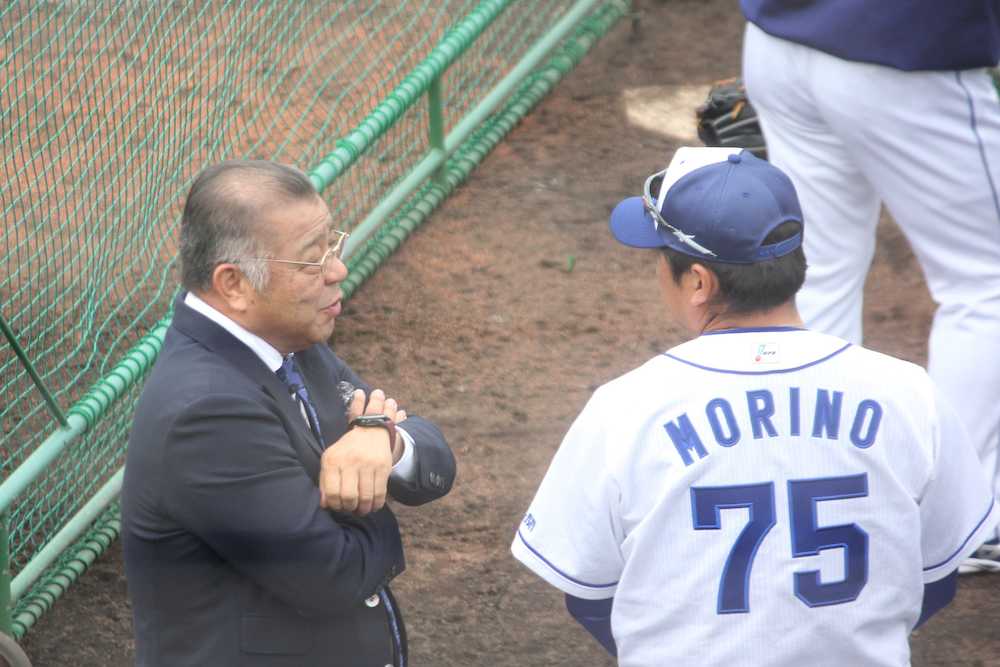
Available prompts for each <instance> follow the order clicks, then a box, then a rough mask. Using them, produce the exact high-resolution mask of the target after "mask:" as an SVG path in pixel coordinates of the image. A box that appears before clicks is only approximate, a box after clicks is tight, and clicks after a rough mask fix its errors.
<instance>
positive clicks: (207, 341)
mask: <svg viewBox="0 0 1000 667" xmlns="http://www.w3.org/2000/svg"><path fill="white" fill-rule="evenodd" d="M185 294H186V292H182V293H181V294H180V295H178V297H177V299H176V300H175V301H174V318H173V322H172V325H173V326H174V327H175V328H176V329H177V330H178V331H180V332H182V333H184V334H186V335H187V336H189V337H191V338H193V339H195V340H197V341H198V342H199V343H201V344H202V345H204V346H205V347H207V348H208V349H210V350H211V351H212V352H213V353H215V354H218V355H219V356H220V357H222V358H223V359H225V360H226V361H228V362H229V363H230V364H232V365H233V366H235V367H236V368H238V369H239V370H240V371H241V372H242V373H243V374H244V375H246V376H247V378H249V379H250V380H251V381H252V382H253V383H255V384H257V385H260V386H261V388H262V389H263V390H264V391H265V392H267V393H268V394H269V395H270V396H271V397H272V398H274V399H275V402H276V403H277V404H278V408H279V409H280V410H281V411H282V413H283V414H284V416H285V421H286V422H288V423H289V424H291V425H292V429H293V430H294V431H295V435H297V436H298V439H299V440H301V441H303V442H306V443H308V445H309V450H310V451H311V452H312V453H313V454H315V456H316V459H315V460H314V461H303V463H304V464H306V465H307V467H308V468H309V470H310V472H313V471H314V470H315V471H316V472H318V470H319V468H318V466H319V456H321V455H322V454H323V447H322V446H321V445H320V442H319V440H317V439H316V435H315V434H314V433H313V432H312V429H311V428H309V424H308V422H307V421H306V420H305V418H303V417H302V412H301V409H300V408H299V404H298V401H296V400H295V399H294V398H292V396H291V394H290V393H289V391H288V386H287V385H285V383H284V382H282V381H281V380H280V379H279V378H278V376H277V375H275V374H274V372H273V371H272V370H271V369H269V368H268V367H267V366H266V365H265V364H264V362H263V361H262V360H261V358H260V357H258V356H257V355H256V354H255V353H254V351H253V350H251V349H250V348H249V347H247V346H246V345H244V344H243V343H242V342H240V340H239V339H237V338H236V337H235V336H233V335H232V334H230V333H229V332H228V331H226V330H225V329H223V328H222V327H220V326H219V325H218V324H216V323H215V322H213V321H212V320H210V319H208V318H207V317H205V316H203V315H202V314H201V313H198V312H197V311H195V310H193V309H192V308H190V307H189V306H188V305H187V304H185V303H184V295H185ZM293 444H294V443H293ZM296 449H299V448H298V447H296Z"/></svg>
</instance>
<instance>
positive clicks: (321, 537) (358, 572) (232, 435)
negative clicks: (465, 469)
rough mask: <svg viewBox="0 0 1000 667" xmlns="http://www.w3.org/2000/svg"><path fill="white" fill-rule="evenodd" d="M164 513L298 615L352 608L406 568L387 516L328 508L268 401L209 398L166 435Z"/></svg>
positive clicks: (184, 413)
mask: <svg viewBox="0 0 1000 667" xmlns="http://www.w3.org/2000/svg"><path fill="white" fill-rule="evenodd" d="M167 442H168V445H167V449H166V454H167V456H166V460H165V464H164V471H163V474H164V483H165V485H166V492H165V494H164V498H165V502H166V503H167V508H168V511H169V512H170V513H171V514H172V515H173V516H174V518H175V519H176V520H177V521H178V522H180V523H181V524H182V525H185V526H188V527H189V528H190V530H191V531H192V532H194V533H195V534H197V535H198V537H200V538H201V539H202V540H204V541H205V542H206V543H207V544H208V545H209V546H210V547H211V548H212V549H213V550H214V551H215V552H216V553H218V554H219V556H220V557H221V558H222V559H224V560H225V561H227V562H229V563H231V564H232V565H233V567H235V568H236V569H238V570H239V571H240V572H242V573H243V574H244V575H245V576H247V577H248V578H250V579H252V580H254V581H256V582H257V584H258V585H260V586H261V587H262V588H264V589H266V590H268V591H269V592H271V593H272V594H273V595H275V596H276V597H278V598H280V599H281V600H283V601H284V602H285V603H287V604H288V605H290V606H291V607H293V608H295V609H298V610H299V611H300V612H301V613H303V614H304V615H321V614H330V613H336V612H338V611H341V610H346V609H349V608H351V607H353V606H355V605H356V604H358V603H359V602H360V601H361V600H363V599H364V598H366V597H367V596H369V595H371V594H372V593H374V592H375V591H376V590H377V589H378V588H379V586H381V585H384V584H385V583H387V582H388V581H389V580H390V579H391V578H392V577H393V576H395V575H396V574H398V573H400V572H401V571H402V570H403V568H404V567H405V565H404V561H403V548H402V543H401V540H400V535H399V528H398V526H397V524H396V519H395V517H394V516H393V514H392V512H391V511H390V510H388V509H382V510H380V511H378V512H374V513H372V514H370V515H368V516H366V517H363V518H359V517H354V516H352V515H347V514H341V513H333V512H328V511H326V510H324V509H322V508H321V507H320V504H319V491H318V489H317V488H316V485H315V484H314V483H313V482H312V480H310V479H309V477H308V475H307V474H306V472H305V470H304V469H303V467H302V465H301V463H300V462H299V460H298V459H297V457H296V455H295V453H294V452H293V450H292V448H291V446H290V445H289V443H288V435H287V434H286V433H285V431H284V429H283V427H282V425H281V423H280V421H279V420H277V419H276V418H275V417H274V415H273V414H272V413H271V412H270V411H269V410H268V408H267V406H266V405H263V404H260V403H257V402H255V401H253V400H248V399H247V398H246V397H240V396H230V395H212V396H208V397H205V398H201V399H198V400H196V401H194V402H192V403H190V404H189V405H188V406H187V407H186V409H185V410H183V411H182V412H181V413H180V414H179V415H178V416H177V418H176V419H175V420H174V421H173V423H172V426H171V430H170V432H169V434H168V437H167Z"/></svg>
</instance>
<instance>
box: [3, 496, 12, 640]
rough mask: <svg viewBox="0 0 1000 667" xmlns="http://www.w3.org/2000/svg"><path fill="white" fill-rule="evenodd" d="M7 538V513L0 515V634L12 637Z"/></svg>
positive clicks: (8, 546)
mask: <svg viewBox="0 0 1000 667" xmlns="http://www.w3.org/2000/svg"><path fill="white" fill-rule="evenodd" d="M8 540H9V538H8V536H7V512H2V513H0V632H2V633H4V634H5V635H8V636H10V637H13V636H14V629H13V623H12V619H11V617H10V607H11V599H10V545H9V542H8Z"/></svg>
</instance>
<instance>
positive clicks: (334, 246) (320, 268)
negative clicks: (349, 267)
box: [253, 230, 350, 274]
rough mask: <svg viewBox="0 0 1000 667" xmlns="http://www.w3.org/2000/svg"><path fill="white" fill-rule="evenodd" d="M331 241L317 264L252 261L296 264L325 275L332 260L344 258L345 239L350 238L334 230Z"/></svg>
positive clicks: (291, 260)
mask: <svg viewBox="0 0 1000 667" xmlns="http://www.w3.org/2000/svg"><path fill="white" fill-rule="evenodd" d="M331 234H332V239H331V244H330V247H329V248H327V251H326V252H325V253H323V256H322V257H321V258H320V260H319V261H318V262H302V261H299V260H295V259H272V258H270V257H254V258H253V259H258V260H263V261H265V262H278V263H279V264H296V265H298V266H306V267H312V268H315V269H317V270H316V271H310V273H313V274H318V273H326V272H327V271H329V270H330V269H331V268H333V261H334V260H342V259H343V257H344V248H345V247H346V246H347V237H348V236H350V234H348V233H347V232H342V231H339V230H334V231H332V232H331Z"/></svg>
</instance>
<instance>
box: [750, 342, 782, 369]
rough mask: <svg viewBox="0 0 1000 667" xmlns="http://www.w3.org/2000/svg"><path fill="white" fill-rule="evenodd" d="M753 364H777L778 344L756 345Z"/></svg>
mask: <svg viewBox="0 0 1000 667" xmlns="http://www.w3.org/2000/svg"><path fill="white" fill-rule="evenodd" d="M753 362H754V364H760V365H763V364H776V363H778V344H777V343H760V344H758V345H757V349H756V352H755V353H754V355H753Z"/></svg>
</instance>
